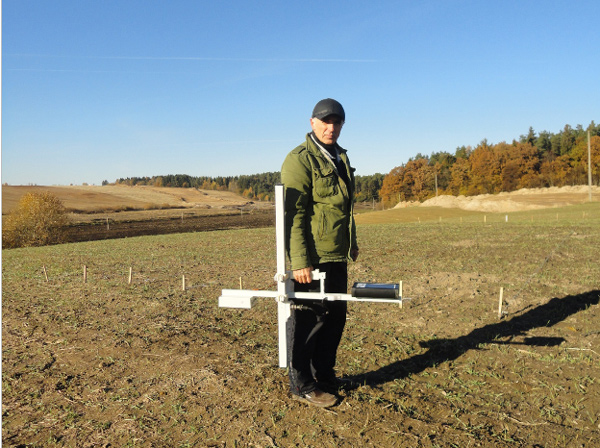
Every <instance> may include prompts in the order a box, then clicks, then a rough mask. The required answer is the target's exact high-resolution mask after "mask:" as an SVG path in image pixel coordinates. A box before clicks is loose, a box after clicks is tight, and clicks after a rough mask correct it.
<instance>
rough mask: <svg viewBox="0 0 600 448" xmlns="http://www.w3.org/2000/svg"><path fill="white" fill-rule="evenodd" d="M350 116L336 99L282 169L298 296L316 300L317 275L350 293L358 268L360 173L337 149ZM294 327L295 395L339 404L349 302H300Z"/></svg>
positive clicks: (318, 111)
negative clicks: (352, 268)
mask: <svg viewBox="0 0 600 448" xmlns="http://www.w3.org/2000/svg"><path fill="white" fill-rule="evenodd" d="M345 119H346V114H345V112H344V108H343V107H342V105H341V104H340V103H339V102H337V101H336V100H333V99H331V98H327V99H324V100H321V101H319V102H318V103H317V105H316V106H315V107H314V109H313V113H312V117H311V119H310V125H311V128H312V132H311V133H309V134H307V135H306V141H305V142H304V143H302V144H301V145H300V146H298V147H297V148H295V149H294V150H292V151H291V152H290V153H289V154H288V156H287V157H286V159H285V161H284V162H283V166H282V168H281V180H282V182H283V184H284V186H285V221H286V237H287V241H286V246H287V251H288V255H289V257H290V262H291V270H292V271H293V274H294V279H295V291H303V292H307V291H309V292H318V291H319V290H320V289H319V283H318V282H312V281H311V272H312V271H313V270H315V269H319V270H320V271H321V272H325V273H326V279H325V291H326V292H340V293H347V288H348V269H347V262H348V259H349V258H351V259H352V260H354V261H356V258H357V257H358V246H357V244H356V231H355V225H354V217H353V208H354V200H353V198H354V189H355V186H354V168H352V167H351V166H350V162H349V160H348V156H347V155H346V150H344V149H343V148H341V147H340V146H339V145H338V144H337V140H338V138H339V136H340V132H341V130H342V126H343V125H344V121H345ZM296 305H297V306H296V307H293V309H292V314H291V317H290V319H289V321H288V326H287V332H288V353H290V354H291V356H290V362H289V379H290V391H291V393H292V397H294V398H296V399H299V400H301V401H305V402H307V403H309V404H312V405H315V406H320V407H329V406H333V405H335V404H336V403H337V395H336V392H337V379H336V376H335V371H334V367H335V360H336V353H337V348H338V345H339V343H340V340H341V337H342V333H343V331H344V326H345V324H346V307H347V305H346V302H344V301H339V302H327V301H325V302H323V301H320V300H315V301H312V300H310V301H308V300H298V301H296Z"/></svg>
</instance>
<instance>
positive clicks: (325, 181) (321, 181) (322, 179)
mask: <svg viewBox="0 0 600 448" xmlns="http://www.w3.org/2000/svg"><path fill="white" fill-rule="evenodd" d="M336 177H337V176H336V174H335V173H334V172H333V170H331V171H326V172H319V171H315V173H314V182H315V185H314V188H315V194H316V195H317V196H319V197H321V198H326V197H329V196H333V195H335V194H336V193H337V179H336Z"/></svg>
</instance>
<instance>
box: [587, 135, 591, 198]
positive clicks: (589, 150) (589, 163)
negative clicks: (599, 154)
mask: <svg viewBox="0 0 600 448" xmlns="http://www.w3.org/2000/svg"><path fill="white" fill-rule="evenodd" d="M588 190H589V199H590V202H592V144H591V142H590V131H588Z"/></svg>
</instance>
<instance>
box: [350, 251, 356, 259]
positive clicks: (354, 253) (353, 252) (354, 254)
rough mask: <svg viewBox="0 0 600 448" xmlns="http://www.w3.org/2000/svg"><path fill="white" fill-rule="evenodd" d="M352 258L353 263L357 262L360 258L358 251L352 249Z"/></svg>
mask: <svg viewBox="0 0 600 448" xmlns="http://www.w3.org/2000/svg"><path fill="white" fill-rule="evenodd" d="M350 258H352V261H356V259H357V258H358V249H352V250H351V251H350Z"/></svg>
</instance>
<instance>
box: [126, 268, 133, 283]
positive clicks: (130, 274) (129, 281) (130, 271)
mask: <svg viewBox="0 0 600 448" xmlns="http://www.w3.org/2000/svg"><path fill="white" fill-rule="evenodd" d="M132 281H133V267H130V268H129V279H128V280H127V284H128V285H131V282H132Z"/></svg>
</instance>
